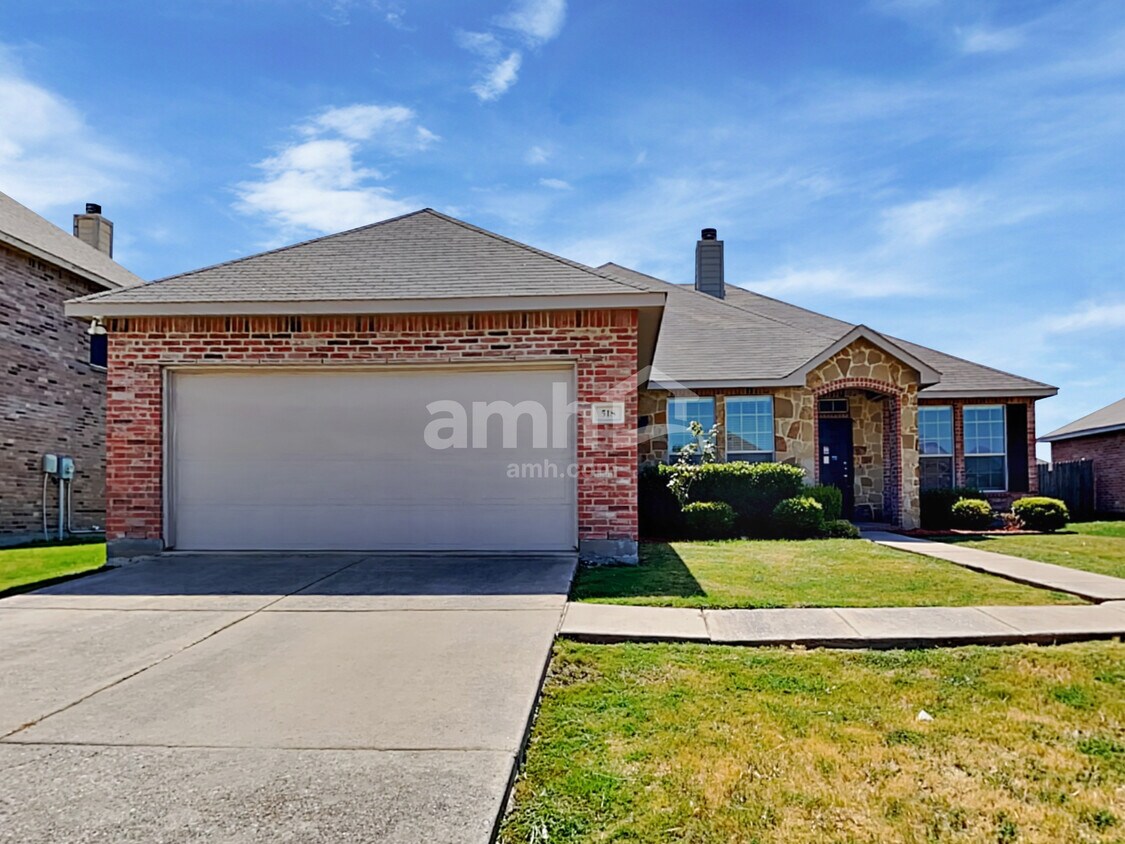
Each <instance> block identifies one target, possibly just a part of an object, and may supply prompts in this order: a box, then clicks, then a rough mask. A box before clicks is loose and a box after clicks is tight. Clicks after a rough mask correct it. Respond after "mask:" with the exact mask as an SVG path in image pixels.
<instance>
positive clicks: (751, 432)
mask: <svg viewBox="0 0 1125 844" xmlns="http://www.w3.org/2000/svg"><path fill="white" fill-rule="evenodd" d="M723 403H724V408H725V410H726V414H727V420H726V429H727V460H745V461H747V462H748V463H768V462H770V461H772V460H773V396H730V397H728V398H725V399H723Z"/></svg>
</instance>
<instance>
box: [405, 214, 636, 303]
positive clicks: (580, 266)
mask: <svg viewBox="0 0 1125 844" xmlns="http://www.w3.org/2000/svg"><path fill="white" fill-rule="evenodd" d="M423 211H425V212H429V213H430V214H433V215H434V216H435V217H438V218H440V219H442V220H445V221H446V222H447V223H455V224H456V225H458V226H461V227H462V228H466V229H468V230H469V231H473V232H476V233H477V234H483V235H487V236H488V237H491V238H493V239H495V240H499V241H500V242H502V243H506V244H508V245H509V246H515V247H518V248H520V249H525V250H527V251H528V252H534V253H535V254H536V255H540V256H542V257H544V258H550V259H551V260H553V261H558V262H559V263H560V264H564V265H566V266H568V267H573V268H574V269H577V270H582V271H583V272H587V273H590V275H593V276H596V277H597V278H601V279H605V280H606V281H612V282H613V283H615V284H621V285H624V286H626V287H630V288H632V289H633V290H644V288H643V287H642V286H641V285H639V284H632V283H630V282H628V281H623V280H622V279H619V278H614V277H613V276H610V275H606V274H605V273H601V272H598V270H597V269H596V268H595V267H591V266H589V265H588V264H581V263H579V262H578V261H572V260H570V259H569V258H564V257H562V256H561V255H556V254H555V253H554V252H548V251H547V250H545V249H540V248H539V247H537V246H532V245H531V244H529V243H523V242H522V241H519V240H514V239H512V238H510V237H505V236H504V235H502V234H497V233H496V232H494V231H489V230H488V229H483V228H481V227H480V226H476V225H473V224H472V223H468V222H466V221H465V220H459V219H457V218H456V217H450V216H449V215H448V214H443V213H441V212H440V211H435V210H434V209H433V208H423V209H422V211H418V212H415V213H418V214H420V213H422V212H423Z"/></svg>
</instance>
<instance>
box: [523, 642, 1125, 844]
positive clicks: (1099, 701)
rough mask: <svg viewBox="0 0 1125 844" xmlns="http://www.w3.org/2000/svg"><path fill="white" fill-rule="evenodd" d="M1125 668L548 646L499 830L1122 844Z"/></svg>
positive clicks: (1104, 661)
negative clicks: (545, 671)
mask: <svg viewBox="0 0 1125 844" xmlns="http://www.w3.org/2000/svg"><path fill="white" fill-rule="evenodd" d="M1123 666H1125V646H1123V645H1122V644H1120V643H1118V642H1103V643H1093V644H1080V645H1067V646H1063V647H1058V648H1036V647H1026V646H1024V647H1008V648H957V649H944V650H927V651H883V652H877V651H828V650H821V651H800V650H782V649H760V650H752V649H745V648H725V647H715V646H695V645H614V646H597V645H580V644H575V643H565V642H564V643H559V645H558V648H557V652H556V656H555V660H554V662H553V664H552V669H551V674H550V678H549V680H548V683H547V686H546V688H545V692H544V700H543V705H542V708H541V711H540V713H539V716H538V719H537V721H536V724H535V728H534V730H533V733H532V739H531V744H530V747H529V751H528V758H527V761H526V764H525V766H524V770H523V773H522V774H521V777H520V780H519V782H518V784H517V788H516V803H515V809H514V811H513V812H512V813H511V814H510V815H509V816H508V818H507V819H506V821H505V823H504V827H503V833H502V837H501V840H503V841H505V842H541V841H550V842H578V841H582V842H602V841H606V842H608V841H689V842H779V843H780V842H785V844H790V842H817V844H821V842H886V841H904V842H936V841H942V842H945V841H948V842H1017V841H1018V842H1044V843H1045V844H1046V842H1051V844H1055V842H1063V841H1066V842H1111V841H1121V840H1123V839H1125V668H1123ZM921 709H925V710H927V711H928V712H930V713H932V714H933V716H934V720H933V721H932V722H919V721H917V720H916V715H917V713H918V711H919V710H921Z"/></svg>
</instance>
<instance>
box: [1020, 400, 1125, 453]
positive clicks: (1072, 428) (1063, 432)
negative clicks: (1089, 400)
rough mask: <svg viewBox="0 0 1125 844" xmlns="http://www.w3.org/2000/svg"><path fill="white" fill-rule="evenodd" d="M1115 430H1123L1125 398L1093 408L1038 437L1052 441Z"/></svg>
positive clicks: (1124, 423) (1124, 425)
mask: <svg viewBox="0 0 1125 844" xmlns="http://www.w3.org/2000/svg"><path fill="white" fill-rule="evenodd" d="M1117 430H1125V399H1120V400H1118V401H1115V402H1114V403H1113V404H1109V405H1106V406H1105V407H1103V408H1102V409H1101V410H1095V411H1094V412H1093V413H1090V414H1087V415H1086V416H1083V417H1082V418H1081V419H1075V420H1074V421H1073V422H1071V423H1070V424H1069V425H1063V426H1062V427H1061V428H1059V429H1058V430H1055V431H1051V433H1049V434H1047V436H1045V437H1040V438H1039V439H1040V440H1042V441H1043V442H1052V441H1054V440H1068V439H1071V438H1072V437H1081V436H1088V435H1090V434H1101V433H1108V432H1109V431H1117Z"/></svg>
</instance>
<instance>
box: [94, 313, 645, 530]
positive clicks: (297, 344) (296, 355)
mask: <svg viewBox="0 0 1125 844" xmlns="http://www.w3.org/2000/svg"><path fill="white" fill-rule="evenodd" d="M108 328H109V396H108V401H107V409H106V412H107V428H108V432H109V439H108V473H107V478H106V484H107V491H108V496H107V506H108V514H107V537H108V538H109V539H110V540H111V541H115V540H157V539H161V538H162V536H163V491H162V477H163V465H162V461H163V430H162V417H163V397H164V389H163V371H164V367H166V366H171V365H175V366H184V365H270V366H284V365H305V366H307V365H310V364H315V365H324V366H349V365H388V366H393V365H395V364H403V365H407V364H419V363H422V364H450V365H456V364H458V363H466V364H468V363H473V364H480V363H493V362H495V363H503V362H506V361H518V362H532V361H550V362H554V363H557V362H560V361H573V363H574V364H575V367H576V377H577V391H578V395H577V400H578V405H579V411H578V444H577V448H578V463H579V475H578V531H579V541H580V542H589V541H597V540H609V541H635V540H636V538H637V476H636V466H637V445H636V437H635V433H634V431H633V429H632V426H630V425H627V426H626V430H624V431H623V430H622V429H620V428H613V427H606V426H595V425H593V424H592V421H591V417H590V411H589V404H590V403H591V402H594V401H603V400H607V399H610V398H612V399H614V400H617V401H623V402H624V403H625V413H626V417H625V418H626V419H633V418H635V416H636V412H637V396H636V390H635V389H633V387H632V385H633V384H634V380H633V379H634V378H635V373H636V370H637V312H636V311H634V310H593V311H589V310H587V311H544V312H514V313H480V314H437V315H374V316H358V317H357V316H317V317H167V318H130V319H125V318H118V319H111V320H109V321H108Z"/></svg>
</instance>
